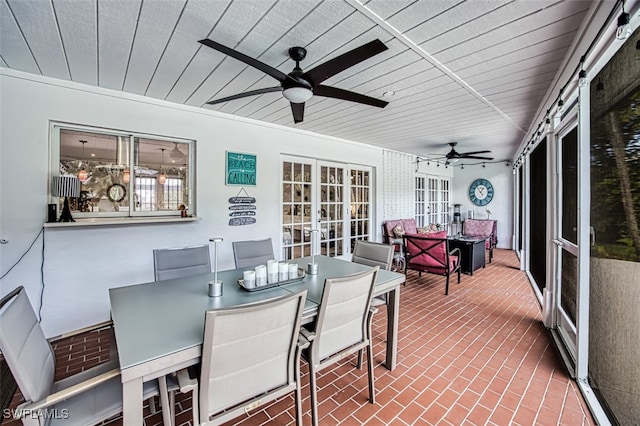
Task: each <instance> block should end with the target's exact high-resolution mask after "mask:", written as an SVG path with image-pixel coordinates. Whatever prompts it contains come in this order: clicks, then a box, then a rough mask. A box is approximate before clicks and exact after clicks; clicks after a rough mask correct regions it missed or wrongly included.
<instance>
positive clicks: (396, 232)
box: [393, 225, 404, 238]
mask: <svg viewBox="0 0 640 426" xmlns="http://www.w3.org/2000/svg"><path fill="white" fill-rule="evenodd" d="M393 235H394V236H395V237H396V238H402V236H403V235H404V228H403V227H402V226H400V225H398V226H396V227H395V228H393Z"/></svg>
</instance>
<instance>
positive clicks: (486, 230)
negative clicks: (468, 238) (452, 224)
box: [462, 219, 495, 237]
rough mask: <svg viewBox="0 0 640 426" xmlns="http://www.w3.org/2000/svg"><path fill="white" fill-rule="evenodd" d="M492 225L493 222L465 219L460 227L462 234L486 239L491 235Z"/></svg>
mask: <svg viewBox="0 0 640 426" xmlns="http://www.w3.org/2000/svg"><path fill="white" fill-rule="evenodd" d="M494 223H495V221H494V220H483V219H466V220H465V221H464V222H463V225H462V233H463V234H465V235H478V236H483V237H488V236H490V235H491V234H493V225H494Z"/></svg>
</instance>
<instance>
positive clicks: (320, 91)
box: [313, 85, 389, 108]
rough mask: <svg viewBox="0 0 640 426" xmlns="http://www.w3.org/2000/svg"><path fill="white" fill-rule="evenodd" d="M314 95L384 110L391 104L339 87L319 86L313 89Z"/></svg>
mask: <svg viewBox="0 0 640 426" xmlns="http://www.w3.org/2000/svg"><path fill="white" fill-rule="evenodd" d="M313 94H314V95H318V96H325V97H327V98H335V99H342V100H344V101H351V102H358V103H361V104H365V105H371V106H376V107H379V108H384V107H386V106H387V104H389V102H386V101H381V100H380V99H376V98H372V97H371V96H366V95H361V94H360V93H356V92H351V91H349V90H344V89H338V88H337V87H331V86H323V85H319V86H316V87H314V88H313Z"/></svg>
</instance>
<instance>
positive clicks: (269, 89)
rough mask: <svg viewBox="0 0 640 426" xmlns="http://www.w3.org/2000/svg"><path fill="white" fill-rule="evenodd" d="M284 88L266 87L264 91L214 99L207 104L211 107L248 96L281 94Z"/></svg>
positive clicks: (252, 91) (258, 90) (251, 91)
mask: <svg viewBox="0 0 640 426" xmlns="http://www.w3.org/2000/svg"><path fill="white" fill-rule="evenodd" d="M281 91H282V87H280V86H276V87H266V88H264V89H257V90H250V91H248V92H243V93H238V94H237V95H232V96H227V97H226V98H220V99H214V100H212V101H209V102H207V104H209V105H215V104H220V103H222V102H227V101H233V100H234V99H240V98H246V97H247V96H255V95H262V94H263V93H271V92H281Z"/></svg>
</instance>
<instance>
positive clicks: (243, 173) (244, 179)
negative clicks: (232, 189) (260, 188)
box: [225, 151, 257, 186]
mask: <svg viewBox="0 0 640 426" xmlns="http://www.w3.org/2000/svg"><path fill="white" fill-rule="evenodd" d="M256 170H257V169H256V156H255V155H252V154H243V153H238V152H229V151H227V159H226V164H225V171H226V176H227V177H226V184H227V185H242V186H256Z"/></svg>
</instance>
